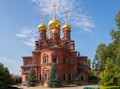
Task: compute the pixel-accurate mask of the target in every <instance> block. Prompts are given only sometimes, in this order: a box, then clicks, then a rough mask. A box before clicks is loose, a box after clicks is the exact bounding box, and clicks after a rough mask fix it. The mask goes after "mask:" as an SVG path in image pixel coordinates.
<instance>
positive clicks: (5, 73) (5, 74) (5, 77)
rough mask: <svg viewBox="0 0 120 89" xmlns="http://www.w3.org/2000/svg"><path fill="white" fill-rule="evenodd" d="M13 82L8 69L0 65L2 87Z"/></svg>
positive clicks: (0, 83) (0, 84)
mask: <svg viewBox="0 0 120 89" xmlns="http://www.w3.org/2000/svg"><path fill="white" fill-rule="evenodd" d="M11 82H12V79H11V75H10V73H9V70H8V68H7V67H4V65H3V64H2V63H0V86H7V85H10V84H11Z"/></svg>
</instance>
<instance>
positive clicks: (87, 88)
mask: <svg viewBox="0 0 120 89" xmlns="http://www.w3.org/2000/svg"><path fill="white" fill-rule="evenodd" d="M84 89H95V88H92V87H84Z"/></svg>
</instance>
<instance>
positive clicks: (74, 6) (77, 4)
mask: <svg viewBox="0 0 120 89" xmlns="http://www.w3.org/2000/svg"><path fill="white" fill-rule="evenodd" d="M31 1H32V2H34V3H36V4H37V7H38V8H37V9H38V10H41V11H44V12H45V14H46V15H48V16H49V17H51V16H53V15H52V12H53V7H52V6H53V4H54V3H56V4H57V7H56V8H57V17H58V18H60V19H61V20H65V18H63V17H65V16H64V13H65V12H66V11H68V12H69V13H70V14H69V22H70V23H71V24H72V25H73V26H77V27H79V28H81V29H82V30H84V31H86V32H92V28H94V27H95V24H94V23H93V21H92V20H91V19H90V18H89V16H87V15H86V14H85V13H84V9H83V4H82V3H81V1H82V0H62V1H61V0H31Z"/></svg>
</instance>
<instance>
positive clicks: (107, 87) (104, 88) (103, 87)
mask: <svg viewBox="0 0 120 89" xmlns="http://www.w3.org/2000/svg"><path fill="white" fill-rule="evenodd" d="M100 89H120V87H119V86H101V87H100Z"/></svg>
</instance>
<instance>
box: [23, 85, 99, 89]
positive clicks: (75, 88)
mask: <svg viewBox="0 0 120 89" xmlns="http://www.w3.org/2000/svg"><path fill="white" fill-rule="evenodd" d="M21 87H22V88H23V89H83V88H84V87H93V88H96V89H97V88H98V85H81V86H77V87H62V88H43V87H42V88H41V87H26V86H21Z"/></svg>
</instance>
